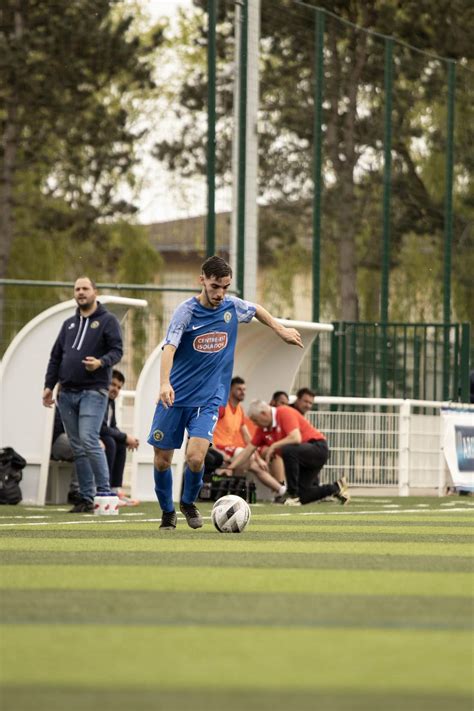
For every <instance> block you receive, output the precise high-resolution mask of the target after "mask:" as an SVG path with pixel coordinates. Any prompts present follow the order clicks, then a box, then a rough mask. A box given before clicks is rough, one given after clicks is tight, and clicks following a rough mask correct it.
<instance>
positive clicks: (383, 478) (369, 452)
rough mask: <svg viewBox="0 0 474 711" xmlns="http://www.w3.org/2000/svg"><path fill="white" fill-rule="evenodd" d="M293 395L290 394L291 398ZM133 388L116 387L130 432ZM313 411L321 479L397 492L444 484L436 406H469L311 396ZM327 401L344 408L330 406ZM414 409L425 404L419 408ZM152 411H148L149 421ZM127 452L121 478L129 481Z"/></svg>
mask: <svg viewBox="0 0 474 711" xmlns="http://www.w3.org/2000/svg"><path fill="white" fill-rule="evenodd" d="M292 399H293V398H292ZM134 400H135V392H134V391H133V390H127V391H122V393H121V394H120V396H119V398H118V400H117V420H118V422H119V424H120V427H121V429H123V430H125V431H126V432H129V433H132V432H133V408H134ZM315 405H316V407H317V408H318V409H317V411H313V412H310V413H309V414H308V419H309V421H310V422H311V424H313V425H314V426H315V427H317V428H318V429H319V430H321V432H323V433H324V435H325V436H326V437H327V440H328V443H329V448H330V450H331V456H330V459H329V462H328V463H327V464H326V466H325V467H324V469H323V472H322V476H321V480H322V481H323V482H329V481H334V480H335V479H338V478H339V477H341V476H342V475H343V474H344V475H345V476H346V477H347V479H348V481H349V483H350V485H351V487H354V488H357V487H359V488H363V487H364V488H370V487H373V488H384V489H385V488H387V489H388V488H392V489H396V490H398V493H399V495H400V496H408V495H409V494H410V492H411V491H413V490H415V489H416V490H424V489H426V490H429V489H431V490H437V492H438V495H439V496H442V495H443V494H444V492H445V489H446V462H445V457H444V452H443V444H442V428H441V417H440V412H441V409H442V408H446V407H450V408H459V409H466V408H468V409H472V411H473V413H474V406H472V405H471V406H469V405H466V404H461V403H447V402H436V401H431V400H402V399H384V398H357V397H322V396H321V397H316V398H315ZM331 405H337V406H339V407H341V406H343V407H344V409H343V410H341V409H338V410H331V409H329V408H330V406H331ZM417 410H431V414H419V413H418V412H416V411H417ZM152 415H153V413H151V414H150V422H151V417H152ZM130 472H131V457H130V456H128V457H127V465H126V469H125V476H124V483H125V484H127V483H129V482H130Z"/></svg>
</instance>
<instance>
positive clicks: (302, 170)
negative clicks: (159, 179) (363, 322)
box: [157, 0, 474, 320]
mask: <svg viewBox="0 0 474 711" xmlns="http://www.w3.org/2000/svg"><path fill="white" fill-rule="evenodd" d="M195 4H196V5H197V6H199V7H200V8H204V7H205V6H206V3H205V2H204V1H203V0H195ZM308 4H309V3H307V4H306V5H308ZM312 4H313V5H316V2H314V3H312ZM317 4H318V5H319V6H323V7H327V9H328V10H330V11H331V12H332V13H335V14H336V15H337V16H339V17H340V18H341V20H342V22H341V20H338V19H336V18H335V17H333V16H332V15H326V34H325V55H324V63H325V77H324V99H325V102H324V113H323V124H324V139H323V140H324V149H323V165H324V176H325V186H324V193H323V206H324V215H323V239H324V241H325V242H326V243H327V242H328V241H331V242H332V243H334V244H335V245H336V247H337V254H338V264H337V267H336V270H337V273H338V288H337V289H336V291H338V292H339V294H340V298H339V300H338V304H337V307H336V313H337V317H338V318H342V319H344V320H357V318H358V317H359V315H360V308H359V307H360V295H361V276H362V274H363V273H364V272H365V273H367V271H370V272H373V271H374V270H376V271H377V273H378V272H379V271H380V265H381V249H380V243H381V238H380V234H381V207H380V206H381V201H382V176H383V136H384V129H383V120H384V106H385V105H384V101H385V97H384V74H383V67H384V42H383V37H381V36H380V35H393V36H395V37H396V38H399V39H400V40H402V41H403V42H408V43H410V44H414V45H416V46H417V47H419V48H420V49H421V50H423V51H426V52H429V53H439V54H440V55H442V56H447V57H450V58H453V59H455V60H456V61H458V63H459V73H462V72H463V71H464V65H465V64H466V63H467V62H468V61H471V60H472V58H473V45H472V42H471V39H470V27H471V26H472V20H473V17H472V15H473V10H472V4H471V3H469V2H468V0H455V2H454V3H447V2H443V3H436V4H435V6H433V4H432V3H430V2H428V0H421V2H417V3H414V2H408V3H405V2H404V3H398V2H395V1H394V2H385V0H384V1H383V2H382V0H367V1H366V0H364V2H362V0H360V1H357V2H352V1H351V2H349V1H348V0H336V2H334V1H333V0H331V2H330V3H329V2H318V3H317ZM220 8H221V15H220V18H219V21H220V25H219V43H218V49H219V52H220V73H219V97H218V98H219V101H218V112H219V113H218V121H219V125H220V126H221V127H222V128H221V130H220V132H219V133H218V137H219V140H218V166H220V167H219V170H220V176H221V179H222V180H225V179H226V177H227V176H228V175H229V173H228V166H229V164H230V162H229V150H230V143H229V140H228V136H229V135H230V134H231V132H232V118H231V115H230V111H229V106H230V105H231V98H232V88H233V86H232V80H231V75H230V72H229V70H228V67H229V66H230V65H231V62H232V61H233V52H234V45H233V19H232V12H233V9H232V8H233V4H232V3H227V4H222V3H221V4H220ZM354 25H360V26H362V27H363V28H364V29H366V30H371V31H375V32H377V33H379V35H373V34H369V33H367V32H365V31H362V30H360V29H357V28H355V27H354ZM186 31H187V33H188V37H189V33H190V30H189V23H188V25H187V29H186ZM261 33H262V42H261V47H262V54H261V73H260V76H261V84H260V90H261V103H260V107H261V112H260V113H261V121H260V156H259V160H260V196H259V197H260V200H261V202H262V203H263V204H266V205H271V206H273V208H274V210H275V211H277V212H278V213H280V214H281V215H283V216H284V220H285V228H286V229H285V231H284V234H276V233H275V232H273V233H265V232H264V231H262V235H261V236H262V241H263V244H262V245H261V254H265V257H266V259H267V261H268V260H271V259H272V254H273V255H276V258H275V260H274V261H275V263H276V264H279V263H280V264H281V263H282V259H281V256H282V254H283V255H284V253H285V251H287V250H288V249H291V246H292V244H293V243H294V241H295V240H296V239H297V237H298V234H299V233H301V232H302V231H306V232H307V233H310V232H311V210H312V206H311V195H312V180H311V171H312V144H313V126H312V120H313V67H314V11H313V10H312V9H311V8H308V7H307V6H305V7H303V6H301V5H300V4H298V3H295V2H293V0H280V2H274V1H272V2H270V0H263V2H262V19H261ZM192 37H193V41H194V44H195V47H196V54H197V53H198V52H199V56H201V55H200V53H201V48H202V44H203V42H204V40H205V30H204V29H203V26H202V24H200V25H197V26H195V28H194V34H193V35H192ZM467 71H468V68H467V67H466V69H465V72H467ZM466 76H468V77H470V76H471V75H470V73H467V74H465V75H463V81H464V82H466V78H465V77H466ZM205 90H206V77H205V67H204V66H203V65H202V63H197V64H196V66H195V67H194V68H193V69H192V70H190V72H189V73H188V76H187V78H186V80H185V81H184V82H183V84H182V87H181V92H180V102H181V106H180V108H179V112H180V114H181V115H184V116H185V117H186V120H185V126H184V124H183V131H182V133H181V134H179V133H178V135H177V136H176V137H175V138H173V139H169V140H167V141H166V142H162V143H161V144H160V145H159V146H158V147H157V155H158V156H159V157H160V158H161V159H163V160H165V161H166V162H167V163H168V165H170V166H172V167H173V168H175V169H178V170H181V171H182V172H183V173H186V174H190V173H196V172H198V171H202V172H204V171H205V154H204V146H205V136H204V135H203V133H202V131H201V130H200V128H199V126H200V125H201V124H200V123H199V122H197V121H195V122H193V117H196V116H197V115H198V114H200V113H202V112H204V111H205V105H206V104H205V102H206V92H205ZM445 90H446V65H445V64H444V63H442V62H439V61H438V60H436V59H434V58H432V57H429V56H427V55H423V54H420V53H419V52H416V51H413V50H412V49H411V48H410V47H408V46H407V45H406V44H399V43H395V51H394V96H393V144H392V145H393V177H392V186H393V196H392V211H391V221H392V254H391V262H392V263H391V266H392V268H396V267H397V265H400V256H399V255H401V254H403V255H405V256H406V258H408V255H409V254H410V250H402V249H401V246H402V243H403V240H404V239H405V238H407V239H410V235H412V234H415V235H418V236H419V239H420V240H426V241H430V240H433V239H435V240H438V241H439V240H440V239H441V235H442V229H443V195H444V181H443V176H444V165H443V163H442V160H443V151H444V147H445V131H444V126H445V118H446V116H445V106H446V94H445ZM469 92H470V93H469ZM468 95H470V96H472V90H468V89H467V87H466V88H465V90H464V93H463V96H464V97H465V98H464V101H465V103H466V107H465V110H464V113H465V117H466V118H467V116H468V113H469V109H468V108H467V106H468V101H467V99H466V97H467V96H468ZM471 106H472V104H471ZM470 111H471V120H470V121H469V120H466V121H465V122H464V132H465V134H466V135H465V136H464V137H463V139H462V140H463V145H464V146H465V147H466V148H467V147H468V146H469V145H472V139H473V135H472V133H473V125H474V122H473V121H472V109H470ZM468 152H469V151H463V150H460V151H459V152H458V153H457V174H458V176H459V178H458V180H457V182H456V183H455V190H456V205H457V208H458V209H457V215H456V218H455V238H456V244H457V245H460V244H462V240H461V237H460V235H462V234H465V228H466V225H467V224H468V223H469V221H470V220H471V221H472V193H471V195H469V194H468V193H469V189H468V188H466V185H469V179H466V176H468V175H469V174H471V175H472V165H471V164H470V161H471V163H472V159H471V158H468V157H467V155H466V153H468ZM460 176H463V178H461V177H460ZM471 182H472V181H471ZM260 212H261V213H262V211H260ZM270 222H272V221H271V220H270V221H269V220H268V215H267V217H266V218H264V221H261V226H262V227H264V226H265V223H266V224H269V223H270ZM291 223H293V225H294V227H293V229H291ZM288 225H289V228H288ZM464 241H465V240H464ZM277 252H278V254H277ZM307 261H308V259H307V257H306V262H307ZM438 276H439V275H438ZM369 281H370V284H371V286H372V289H373V287H374V286H375V288H376V292H375V293H373V291H372V293H371V294H370V297H369V298H365V297H364V299H363V304H367V306H368V307H369V309H370V310H371V312H372V313H373V307H374V304H377V298H376V296H377V295H378V284H377V285H376V283H375V281H374V279H373V278H371V279H370V280H363V284H362V290H363V287H364V286H365V285H367V284H368V283H369ZM331 288H332V287H331ZM333 293H334V290H333ZM438 293H439V290H438ZM465 298H468V297H467V296H466V297H465Z"/></svg>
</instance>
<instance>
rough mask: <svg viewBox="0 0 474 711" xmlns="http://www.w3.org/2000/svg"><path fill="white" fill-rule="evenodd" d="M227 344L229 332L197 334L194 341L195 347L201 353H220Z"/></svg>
mask: <svg viewBox="0 0 474 711" xmlns="http://www.w3.org/2000/svg"><path fill="white" fill-rule="evenodd" d="M226 345H227V333H225V332H222V331H216V332H214V333H203V334H202V336H196V338H195V339H194V341H193V348H194V350H195V351H199V353H218V352H219V351H222V350H223V349H224V348H225V347H226Z"/></svg>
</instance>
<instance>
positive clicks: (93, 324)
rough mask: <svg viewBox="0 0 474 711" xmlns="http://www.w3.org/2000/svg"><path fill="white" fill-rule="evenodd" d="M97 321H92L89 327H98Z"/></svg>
mask: <svg viewBox="0 0 474 711" xmlns="http://www.w3.org/2000/svg"><path fill="white" fill-rule="evenodd" d="M99 325H100V324H99V321H92V323H91V328H99Z"/></svg>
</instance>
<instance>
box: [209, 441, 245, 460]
mask: <svg viewBox="0 0 474 711" xmlns="http://www.w3.org/2000/svg"><path fill="white" fill-rule="evenodd" d="M214 447H215V448H216V449H218V450H219V452H223V453H224V454H225V455H226V456H227V457H230V458H231V459H232V458H233V457H235V455H236V454H238V453H239V452H241V451H242V450H243V447H234V446H233V445H231V444H228V445H227V446H225V447H224V446H223V445H221V444H215V445H214Z"/></svg>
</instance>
